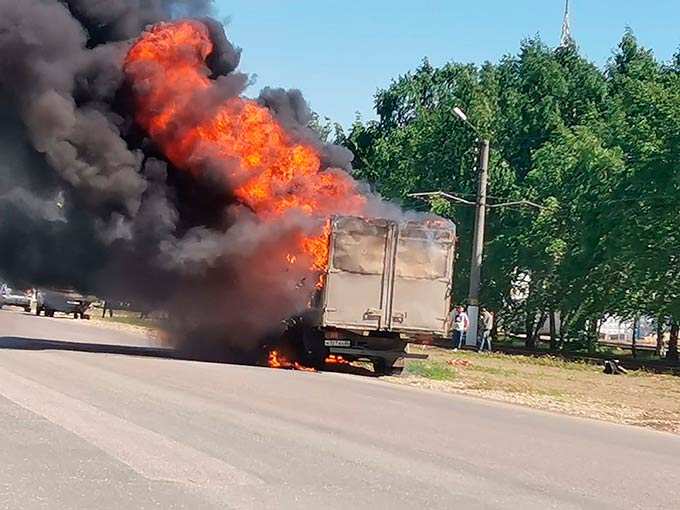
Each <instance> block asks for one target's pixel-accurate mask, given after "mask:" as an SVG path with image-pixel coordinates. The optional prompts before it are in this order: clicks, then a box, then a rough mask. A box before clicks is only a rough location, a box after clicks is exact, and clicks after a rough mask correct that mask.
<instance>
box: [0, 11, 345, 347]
mask: <svg viewBox="0 0 680 510" xmlns="http://www.w3.org/2000/svg"><path fill="white" fill-rule="evenodd" d="M211 7H212V6H211V0H107V1H101V0H64V1H57V0H52V1H50V0H21V1H16V0H0V91H1V92H2V98H3V99H2V104H0V112H1V113H0V278H4V279H8V280H10V281H11V282H13V283H14V284H16V285H25V286H29V285H30V286H38V287H73V288H76V289H78V290H80V291H81V292H86V293H92V294H95V295H98V296H101V297H104V298H107V297H108V298H111V299H121V300H127V301H135V302H140V303H144V307H145V308H161V309H164V310H168V311H169V312H170V315H171V317H173V318H174V319H175V322H176V324H177V331H178V332H180V334H181V336H182V338H191V339H192V340H196V339H197V338H198V339H199V340H200V341H201V342H203V343H214V342H222V341H223V340H230V341H231V342H232V345H233V344H234V342H235V344H237V345H247V344H248V342H249V341H250V340H255V339H257V338H260V337H262V336H263V335H266V334H268V333H270V332H272V331H276V329H277V328H279V327H280V324H281V321H282V320H283V319H285V318H286V317H287V316H289V315H290V314H291V313H293V312H295V311H298V310H300V309H301V308H303V307H304V306H305V305H306V303H307V301H308V299H309V293H310V288H313V285H314V282H311V281H306V278H307V276H308V275H306V274H303V273H300V274H297V273H295V270H294V269H291V268H285V267H282V266H281V264H280V263H277V262H276V260H277V257H273V256H272V253H273V252H274V251H275V250H280V248H281V245H282V244H284V245H285V243H286V242H288V241H287V238H288V237H287V236H289V234H290V232H292V231H293V229H299V228H300V225H301V224H303V223H304V220H303V219H300V218H295V217H292V218H291V219H290V226H289V227H288V226H287V225H286V224H283V225H282V224H278V225H277V226H276V228H271V227H267V226H266V225H264V226H263V225H261V224H258V220H257V218H256V217H255V216H254V215H253V214H252V213H251V212H250V211H249V210H248V209H247V208H245V207H243V206H239V205H238V204H235V203H234V200H233V197H232V196H231V195H230V192H229V188H228V187H226V186H223V185H218V186H216V185H215V184H216V181H217V180H219V179H220V176H219V173H212V174H211V173H208V174H207V176H206V177H204V178H201V179H197V178H194V177H192V176H191V175H189V174H187V173H184V172H180V171H177V170H176V169H174V168H173V167H172V165H170V164H168V163H167V161H166V160H165V158H164V156H163V154H161V153H159V151H158V149H157V148H156V147H155V146H154V144H153V143H151V142H150V140H148V139H147V137H146V136H145V134H144V133H143V132H141V130H140V128H139V127H138V126H137V125H136V124H135V122H134V120H133V117H134V112H133V111H132V110H133V108H132V106H131V104H132V101H131V98H130V96H131V93H130V90H128V88H129V87H128V85H127V84H126V83H125V80H124V76H123V71H122V66H123V61H124V58H125V55H126V53H127V51H128V49H129V47H130V44H131V42H132V41H133V40H134V39H135V38H136V37H137V36H139V35H140V33H141V32H142V31H143V30H144V29H145V27H147V26H148V25H149V24H152V23H156V22H159V21H162V20H168V19H172V18H175V17H184V16H193V17H200V18H201V19H202V21H203V22H204V23H205V24H206V25H207V27H208V29H209V31H210V34H211V38H212V40H213V43H214V47H215V49H214V51H213V54H212V55H210V57H209V60H208V63H209V65H210V67H211V71H212V73H213V78H218V80H217V82H218V84H219V86H218V87H217V88H216V90H218V91H221V92H220V93H222V94H224V95H225V96H229V95H237V94H240V93H241V92H242V91H243V88H244V87H245V86H246V85H247V83H248V78H247V77H245V76H243V75H240V74H239V73H238V72H237V71H236V70H237V67H238V65H239V60H240V55H241V54H240V50H239V49H238V48H236V47H234V46H233V45H232V44H231V43H230V42H229V40H228V39H227V37H226V35H225V33H224V29H223V27H222V26H221V25H220V24H219V23H217V22H215V21H214V20H212V19H210V18H207V17H206V16H209V15H210V13H211ZM258 101H259V102H260V103H261V104H263V105H265V106H267V107H268V108H270V109H271V110H272V111H273V112H274V114H275V116H276V117H277V119H278V121H279V122H280V123H281V124H282V125H284V126H285V127H286V129H287V130H288V132H289V133H291V134H292V136H294V137H298V138H299V139H302V140H305V141H306V142H308V143H312V144H314V145H315V146H316V147H317V148H318V149H319V151H320V153H321V154H322V156H323V158H324V160H325V161H324V163H325V164H326V165H327V166H334V167H340V168H346V169H348V168H350V164H351V159H352V155H351V153H349V152H348V151H346V150H345V149H342V148H339V147H334V146H330V145H328V146H323V145H322V144H321V142H320V141H319V140H318V138H317V136H316V134H315V133H314V132H313V131H312V130H311V129H309V128H308V127H307V124H308V123H309V120H310V115H311V112H310V110H309V107H308V106H307V103H306V102H305V100H304V98H303V97H302V95H301V94H300V93H299V91H284V90H278V89H265V90H263V92H262V93H261V95H260V97H259V98H258ZM293 216H294V215H293Z"/></svg>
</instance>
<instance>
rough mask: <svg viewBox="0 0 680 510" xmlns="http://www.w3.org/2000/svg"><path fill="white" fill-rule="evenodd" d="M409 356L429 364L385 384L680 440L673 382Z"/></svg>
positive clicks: (554, 362)
mask: <svg viewBox="0 0 680 510" xmlns="http://www.w3.org/2000/svg"><path fill="white" fill-rule="evenodd" d="M412 352H419V353H424V354H428V355H429V356H430V358H429V359H428V360H425V361H420V360H413V361H408V362H407V366H406V367H407V368H406V372H405V375H404V376H403V377H389V378H386V380H389V381H391V382H393V383H395V384H407V385H411V386H418V387H421V388H429V389H433V390H437V391H446V392H453V393H461V394H466V395H471V396H476V397H481V398H487V399H492V400H497V401H501V402H508V403H512V404H518V405H524V406H528V407H533V408H536V409H543V410H547V411H554V412H560V413H564V414H570V415H573V416H581V417H587V418H595V419H600V420H606V421H611V422H615V423H623V424H628V425H637V426H642V427H648V428H653V429H656V430H663V431H667V432H673V433H676V434H680V378H679V377H677V376H672V375H658V374H652V373H649V372H645V371H642V370H640V371H636V372H631V373H629V375H626V376H623V375H620V376H611V375H606V374H604V373H602V367H598V366H594V365H589V364H586V363H581V362H570V361H564V360H561V359H557V358H551V357H541V358H533V357H531V356H516V355H506V354H495V353H494V354H488V353H487V354H477V353H474V352H453V351H450V350H446V349H440V348H437V347H425V346H422V347H421V346H417V347H413V348H412Z"/></svg>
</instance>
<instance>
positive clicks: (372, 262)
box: [323, 217, 395, 330]
mask: <svg viewBox="0 0 680 510" xmlns="http://www.w3.org/2000/svg"><path fill="white" fill-rule="evenodd" d="M331 232H332V233H331V246H330V260H329V269H328V275H327V279H326V284H325V286H324V293H325V295H324V303H325V307H324V313H323V323H324V324H323V325H324V326H332V327H338V328H346V329H360V330H378V329H381V328H384V327H385V325H386V321H385V319H386V307H387V305H388V304H389V303H388V301H389V292H390V288H389V287H390V284H391V282H390V278H388V277H386V275H389V271H390V267H388V266H390V265H391V260H392V258H391V249H390V248H391V246H392V244H393V239H394V232H395V225H394V224H393V223H391V222H388V221H386V220H367V219H362V218H355V217H338V218H334V219H333V225H332V231H331Z"/></svg>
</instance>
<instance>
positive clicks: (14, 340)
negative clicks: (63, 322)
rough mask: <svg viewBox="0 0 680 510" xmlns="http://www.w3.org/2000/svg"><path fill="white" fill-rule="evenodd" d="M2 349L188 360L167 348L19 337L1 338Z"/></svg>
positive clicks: (0, 346) (0, 345) (0, 347)
mask: <svg viewBox="0 0 680 510" xmlns="http://www.w3.org/2000/svg"><path fill="white" fill-rule="evenodd" d="M0 349H12V350H23V351H47V350H52V351H77V352H94V353H102V354H121V355H126V356H148V357H153V358H175V359H185V358H186V359H188V357H186V356H182V355H180V353H178V352H176V351H175V350H174V349H171V348H167V347H142V346H135V345H111V344H100V343H87V342H65V341H63V340H46V339H42V338H26V337H18V336H3V337H0Z"/></svg>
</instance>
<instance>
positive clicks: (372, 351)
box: [294, 216, 456, 375]
mask: <svg viewBox="0 0 680 510" xmlns="http://www.w3.org/2000/svg"><path fill="white" fill-rule="evenodd" d="M455 240H456V236H455V228H454V227H453V225H452V224H450V223H448V222H446V221H437V220H433V219H430V220H423V221H406V222H401V223H398V222H396V221H390V220H385V219H376V218H370V219H369V218H361V217H352V216H340V217H335V218H333V220H332V221H331V234H330V239H329V261H328V265H327V269H326V271H325V272H324V273H323V275H322V281H323V286H322V288H320V289H319V290H318V292H316V294H315V296H314V298H313V300H312V303H311V304H310V308H309V309H308V310H307V311H306V312H305V313H304V314H303V315H301V316H300V317H299V319H298V322H297V323H296V324H297V326H298V328H297V330H296V333H297V335H296V337H297V338H300V339H301V341H302V346H303V349H304V359H305V361H306V363H308V364H310V365H311V366H315V367H319V366H322V365H323V363H325V362H326V361H327V360H328V361H329V362H331V363H332V362H334V361H339V360H344V361H347V362H349V361H356V360H364V361H369V362H371V363H372V364H373V369H374V372H375V373H376V374H379V375H399V374H400V373H401V371H402V369H403V367H404V359H405V358H424V357H426V356H422V355H415V354H409V353H408V352H407V346H408V342H411V341H417V342H423V341H425V342H428V343H429V342H431V341H432V340H433V338H434V337H444V336H446V335H447V334H448V332H447V329H446V324H447V321H446V317H447V315H448V311H449V306H450V296H451V282H452V270H453V261H454V257H455ZM294 331H295V328H294Z"/></svg>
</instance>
